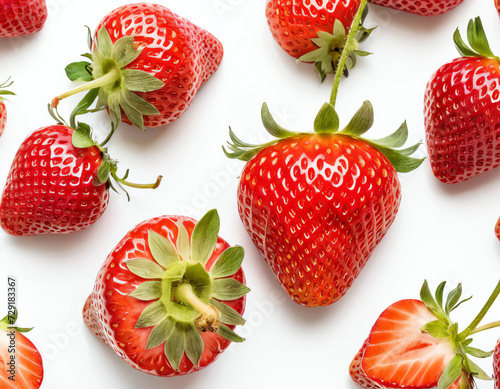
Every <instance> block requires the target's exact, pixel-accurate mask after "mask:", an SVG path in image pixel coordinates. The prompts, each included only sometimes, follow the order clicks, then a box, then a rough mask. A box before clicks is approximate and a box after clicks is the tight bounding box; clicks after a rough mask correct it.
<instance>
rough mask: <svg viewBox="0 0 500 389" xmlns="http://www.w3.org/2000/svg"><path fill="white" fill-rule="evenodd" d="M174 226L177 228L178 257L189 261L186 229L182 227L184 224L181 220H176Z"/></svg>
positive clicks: (189, 249)
mask: <svg viewBox="0 0 500 389" xmlns="http://www.w3.org/2000/svg"><path fill="white" fill-rule="evenodd" d="M175 225H176V226H177V250H178V252H179V255H180V257H181V258H182V259H183V260H184V261H188V260H189V259H190V256H189V255H190V253H191V246H190V244H189V235H188V232H187V230H186V227H184V223H183V222H182V220H178V221H177V223H175Z"/></svg>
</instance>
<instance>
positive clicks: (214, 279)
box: [83, 210, 249, 376]
mask: <svg viewBox="0 0 500 389" xmlns="http://www.w3.org/2000/svg"><path fill="white" fill-rule="evenodd" d="M218 232H219V216H218V214H217V211H215V210H212V211H209V212H208V213H207V214H206V215H205V216H204V217H203V218H202V219H201V220H200V221H199V222H196V221H195V220H193V219H191V218H188V217H184V216H162V217H157V218H154V219H150V220H146V221H144V222H142V223H141V224H139V225H137V226H136V227H135V228H133V229H132V230H131V231H130V232H129V233H128V234H127V235H126V236H125V237H124V238H123V239H122V240H121V241H120V242H119V243H118V245H117V246H116V248H115V249H114V250H113V252H111V254H110V255H109V256H108V258H107V259H106V261H105V262H104V264H103V265H102V267H101V269H100V271H99V273H98V275H97V279H96V282H95V286H94V290H93V292H92V294H91V295H90V296H89V298H88V299H87V301H86V303H85V307H84V309H83V317H84V321H85V324H86V325H87V326H88V327H89V329H90V330H91V331H92V333H94V335H96V336H97V337H98V338H99V339H100V340H101V341H103V342H104V343H105V344H106V345H108V346H109V347H110V348H111V349H113V351H114V352H115V353H116V354H118V356H120V357H121V358H122V359H123V360H124V361H125V362H127V363H128V364H129V365H130V366H132V367H134V368H135V369H138V370H140V371H142V372H145V373H148V374H152V375H157V376H176V375H185V374H189V373H192V372H195V371H198V370H200V369H202V368H204V367H206V366H208V365H209V364H211V363H212V362H214V361H215V359H217V358H218V356H219V355H220V354H221V353H222V352H223V351H224V350H225V349H226V348H227V347H228V346H229V344H230V343H231V342H242V341H243V340H244V339H243V338H241V337H240V336H238V335H237V334H236V333H234V332H233V329H234V327H235V326H236V325H243V324H244V323H245V320H244V319H243V318H242V317H241V315H242V314H243V311H244V309H245V295H246V293H248V291H249V289H248V288H247V287H246V286H245V277H244V274H243V270H242V269H241V263H242V260H243V256H244V250H243V248H242V247H239V246H234V247H229V244H228V243H227V242H226V241H224V240H223V239H222V238H220V237H218Z"/></svg>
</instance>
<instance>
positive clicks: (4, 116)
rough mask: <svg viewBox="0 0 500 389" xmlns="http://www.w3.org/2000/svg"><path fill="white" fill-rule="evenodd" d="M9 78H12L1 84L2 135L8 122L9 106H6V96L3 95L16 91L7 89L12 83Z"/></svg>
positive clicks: (0, 128) (0, 125)
mask: <svg viewBox="0 0 500 389" xmlns="http://www.w3.org/2000/svg"><path fill="white" fill-rule="evenodd" d="M9 80H10V78H9V79H7V81H5V82H4V83H3V84H0V136H2V134H3V132H4V130H5V124H6V123H7V107H5V103H4V100H5V97H3V96H6V95H14V92H11V91H8V90H7V89H5V88H8V87H9V86H11V85H12V82H9Z"/></svg>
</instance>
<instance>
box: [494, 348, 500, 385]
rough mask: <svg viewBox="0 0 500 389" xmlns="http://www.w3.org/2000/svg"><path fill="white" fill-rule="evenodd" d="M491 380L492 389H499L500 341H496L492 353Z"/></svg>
mask: <svg viewBox="0 0 500 389" xmlns="http://www.w3.org/2000/svg"><path fill="white" fill-rule="evenodd" d="M493 380H494V383H495V388H494V389H500V339H499V340H498V341H497V344H496V346H495V350H494V352H493Z"/></svg>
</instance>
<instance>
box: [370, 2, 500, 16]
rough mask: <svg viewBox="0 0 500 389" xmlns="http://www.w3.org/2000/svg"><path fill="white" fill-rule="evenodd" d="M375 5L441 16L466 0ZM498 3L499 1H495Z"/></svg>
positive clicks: (418, 13) (380, 3)
mask: <svg viewBox="0 0 500 389" xmlns="http://www.w3.org/2000/svg"><path fill="white" fill-rule="evenodd" d="M369 1H370V2H371V3H373V4H377V5H382V6H384V7H389V8H393V9H397V10H399V11H405V12H409V13H412V14H416V15H421V16H435V15H441V14H443V13H445V12H448V11H451V10H452V9H453V8H455V7H457V6H458V5H460V4H461V3H462V2H463V1H464V0H369ZM495 1H498V0H495Z"/></svg>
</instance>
